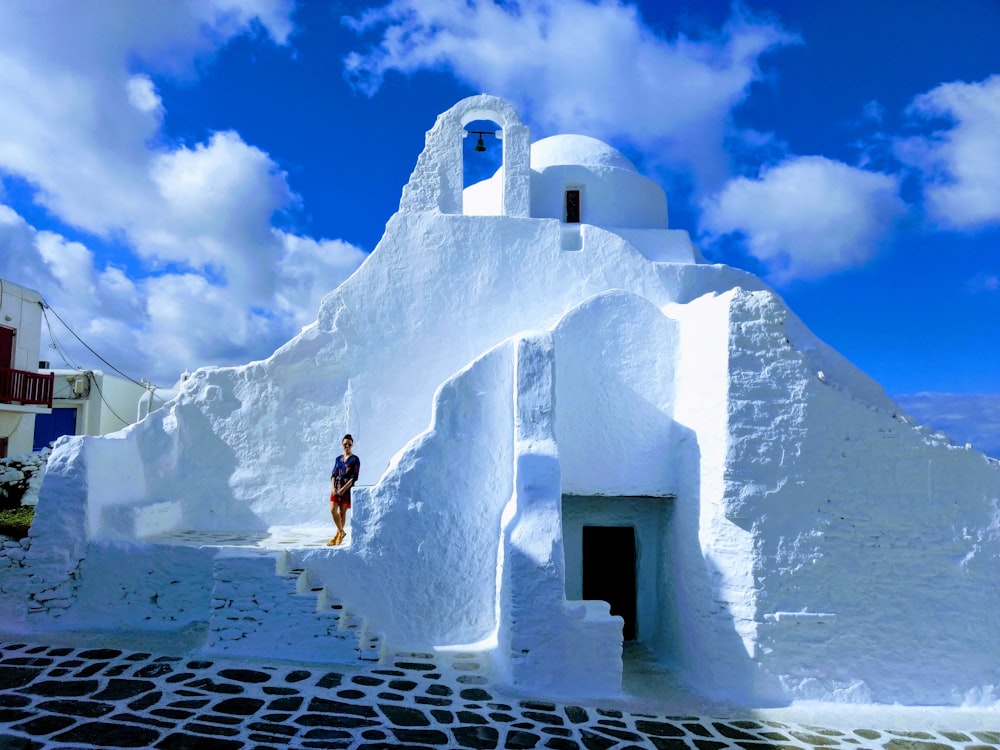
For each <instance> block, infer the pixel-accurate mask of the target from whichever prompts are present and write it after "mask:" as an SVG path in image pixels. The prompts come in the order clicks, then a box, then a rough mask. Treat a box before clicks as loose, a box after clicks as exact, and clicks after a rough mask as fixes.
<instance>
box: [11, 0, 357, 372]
mask: <svg viewBox="0 0 1000 750" xmlns="http://www.w3.org/2000/svg"><path fill="white" fill-rule="evenodd" d="M291 11H292V2H291V0H205V1H204V2H181V1H164V2H158V3H139V2H137V1H136V0H105V1H104V2H101V3H97V4H81V3H57V2H46V1H45V0H39V2H35V3H30V4H18V5H16V6H15V5H11V4H0V102H2V105H0V176H2V175H3V174H4V173H6V174H13V175H16V176H18V177H20V178H21V179H23V180H25V181H26V182H27V183H28V184H29V185H31V186H32V187H33V188H34V189H35V193H34V197H35V200H36V202H38V203H39V204H41V205H42V206H43V207H45V208H46V209H47V210H48V211H49V212H50V213H51V214H52V215H54V216H55V217H57V218H58V219H59V220H61V221H62V222H63V223H64V224H67V225H70V226H72V227H74V228H76V229H79V230H83V233H82V234H81V235H80V236H79V237H77V238H74V239H69V238H67V237H65V236H62V235H60V234H57V233H55V232H49V231H38V230H36V229H35V228H34V227H32V226H30V224H29V223H28V222H27V221H25V219H24V218H22V217H21V216H20V215H18V214H17V212H16V211H14V210H13V209H12V208H11V207H10V206H6V205H2V204H0V277H3V278H6V279H9V280H12V281H15V282H16V283H20V284H22V285H24V286H29V287H32V288H34V289H37V290H39V291H40V292H42V294H43V296H44V297H45V299H46V301H47V302H48V303H49V304H50V305H51V306H52V308H53V310H55V311H56V312H58V315H59V317H61V318H63V319H64V320H65V321H66V322H67V323H68V324H69V325H70V326H72V327H73V329H74V331H75V332H76V333H77V334H79V335H80V337H81V338H83V339H84V340H85V341H87V343H88V344H89V345H90V346H92V347H93V348H94V349H95V350H97V351H98V352H100V353H101V354H102V355H103V356H105V358H106V359H108V360H109V361H110V362H111V363H112V364H114V365H115V366H117V367H119V368H122V369H124V370H125V371H126V372H128V373H130V374H132V375H134V376H135V377H139V376H142V377H147V378H149V379H152V380H155V381H156V382H158V383H159V384H161V385H164V384H169V383H172V382H174V380H175V379H176V378H177V376H178V375H179V374H180V372H181V371H183V370H185V369H191V368H193V367H195V366H199V365H202V364H236V363H240V362H245V361H248V360H250V359H256V358H259V357H261V356H266V355H267V354H269V353H270V351H271V350H272V349H273V348H274V347H276V346H277V345H279V344H280V343H282V342H283V341H285V340H287V339H288V338H289V337H290V336H292V335H294V334H295V333H297V332H298V330H299V329H300V328H301V326H302V325H303V324H304V323H307V322H310V321H311V320H313V319H314V318H315V315H316V311H317V309H318V305H319V300H320V299H321V298H322V296H323V295H324V294H325V293H327V292H328V291H330V290H331V289H333V288H334V287H336V286H337V285H338V284H339V283H340V282H341V281H343V280H344V279H345V278H346V277H347V276H348V275H349V274H350V273H351V272H352V271H353V270H354V269H355V268H356V267H357V265H358V264H359V263H360V262H361V260H362V259H363V258H364V253H363V252H362V251H361V250H360V249H359V248H357V247H354V246H353V245H350V244H349V243H346V242H341V241H339V240H316V239H312V238H309V237H299V236H296V235H294V234H291V233H287V232H282V231H279V230H277V229H275V228H274V227H273V226H272V221H273V220H274V219H275V217H276V216H277V215H279V214H280V213H281V212H282V211H285V210H287V209H288V208H290V207H293V206H295V205H296V203H297V201H298V197H297V196H296V195H295V193H294V191H293V190H292V189H291V187H290V185H289V184H288V180H287V176H286V174H285V172H284V171H283V170H282V169H281V168H280V167H279V165H278V164H276V163H275V162H274V160H273V159H271V157H270V156H269V155H268V154H267V153H266V152H265V151H263V150H261V149H259V148H257V147H255V146H253V145H251V144H248V143H246V142H244V140H243V139H242V138H241V137H240V135H239V134H238V133H235V132H232V131H223V132H217V133H214V134H212V135H210V136H209V137H208V138H207V139H206V141H205V142H203V143H196V144H186V145H184V144H182V145H175V146H171V145H169V144H167V143H165V142H164V139H163V138H162V137H161V131H160V128H161V125H162V121H163V118H164V115H165V107H164V103H163V101H162V99H161V97H160V95H159V93H158V92H157V89H156V85H155V80H154V79H155V77H156V76H157V75H171V76H188V77H193V76H195V75H196V66H195V63H196V62H197V61H198V60H199V59H200V58H201V57H203V56H205V55H210V54H212V53H214V52H215V51H217V50H218V49H219V48H220V47H221V46H222V45H224V44H225V43H226V42H227V41H229V40H230V39H232V38H234V37H235V36H237V35H240V34H255V35H258V36H261V37H264V36H266V37H267V38H269V39H270V42H269V43H276V44H284V43H285V42H286V41H287V39H288V36H289V34H290V33H291V31H292V24H291V20H290V19H291ZM0 184H2V183H0ZM87 237H90V238H95V237H96V238H101V237H104V238H113V239H114V241H115V242H116V244H117V245H119V246H120V247H121V249H123V250H124V251H125V252H126V253H129V254H130V256H128V257H126V256H125V255H120V256H115V257H114V258H111V257H110V256H108V254H107V253H104V254H103V255H102V256H100V257H99V256H98V254H97V252H95V249H94V247H96V248H98V249H101V250H102V252H104V251H103V249H102V248H101V243H100V242H96V243H94V247H90V246H88V244H87V243H88V242H89V241H90V240H88V239H87ZM126 266H127V268H126ZM56 333H57V337H58V338H59V339H60V346H61V348H62V350H63V351H65V352H66V353H67V354H68V356H69V357H70V359H71V360H72V359H74V358H79V359H81V360H82V359H89V361H90V364H91V366H101V365H99V364H97V363H95V362H93V358H92V357H90V356H89V355H87V354H86V353H85V352H84V351H83V350H82V348H81V347H80V346H79V344H78V343H77V342H76V341H75V340H74V339H73V337H72V336H71V335H70V334H69V333H68V332H65V331H63V332H62V333H59V332H58V331H57V332H56ZM57 354H58V353H52V354H51V355H50V356H48V357H47V358H48V359H50V360H52V361H53V362H54V363H57V364H58V363H60V362H59V361H60V357H58V356H57Z"/></svg>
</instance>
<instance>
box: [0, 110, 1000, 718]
mask: <svg viewBox="0 0 1000 750" xmlns="http://www.w3.org/2000/svg"><path fill="white" fill-rule="evenodd" d="M483 120H485V121H490V122H492V123H493V124H494V125H495V127H496V130H497V131H499V132H500V134H501V136H500V137H501V143H502V149H503V164H502V169H501V171H500V172H498V173H497V174H496V175H495V176H494V177H492V178H490V179H489V180H487V181H485V182H484V183H480V184H476V185H472V186H470V187H468V188H464V187H463V158H464V157H463V141H464V138H465V135H466V129H467V126H468V125H469V124H470V123H473V122H479V121H483ZM667 216H668V212H667V201H666V198H665V196H664V194H663V191H662V190H661V189H660V188H659V187H658V186H656V185H655V184H654V183H652V182H651V181H650V180H648V179H646V178H645V177H643V176H641V175H639V174H638V172H637V170H636V169H635V168H634V166H633V165H632V164H631V163H630V162H629V161H628V160H627V159H626V158H625V157H624V156H623V155H621V154H620V153H619V152H617V151H616V150H615V149H613V148H611V147H610V146H607V145H606V144H603V143H601V142H599V141H595V140H594V139H590V138H585V137H581V136H558V137H556V138H549V139H545V140H542V141H539V142H538V143H536V144H534V145H532V144H531V143H530V138H529V133H528V129H527V128H526V127H525V126H524V125H523V124H522V122H521V120H520V117H519V116H518V113H517V112H516V111H515V110H514V109H513V107H511V106H510V105H509V104H508V103H506V102H504V101H502V100H500V99H497V98H495V97H490V96H485V95H483V96H476V97H471V98H469V99H466V100H463V101H461V102H459V103H458V104H456V105H455V106H454V107H453V108H451V109H450V110H448V111H447V112H445V113H443V114H442V115H440V116H439V118H438V120H437V123H436V124H435V125H434V127H433V128H432V129H431V130H430V131H428V133H427V137H426V143H425V148H424V150H423V152H422V153H421V154H420V156H419V158H418V160H417V164H416V168H415V169H414V171H413V174H412V176H411V178H410V180H409V182H408V183H407V185H406V186H405V187H404V189H403V194H402V199H401V202H400V207H399V211H398V212H397V213H395V214H394V215H393V216H392V217H391V218H390V219H389V221H388V223H387V225H386V230H385V234H384V236H383V238H382V240H381V242H380V243H379V245H378V247H377V248H376V249H375V250H374V251H373V252H372V254H371V255H370V256H369V257H368V259H367V260H366V261H365V263H364V264H363V265H362V266H361V267H360V268H359V269H358V271H357V272H356V273H355V274H354V275H353V276H351V278H349V279H348V280H347V281H345V282H344V283H343V284H342V285H341V286H340V287H338V288H337V289H336V290H334V291H332V292H331V293H330V294H329V295H328V296H327V297H326V298H325V299H324V300H323V303H322V305H321V307H320V310H319V314H318V319H317V321H316V323H315V324H314V325H312V326H310V327H308V328H307V329H306V330H304V331H303V332H302V333H301V334H300V335H298V336H297V337H295V338H294V339H293V340H291V341H289V342H288V343H287V344H285V345H284V346H282V347H281V348H280V349H278V350H277V351H276V352H275V353H274V354H273V355H272V356H271V357H269V358H268V359H266V360H264V361H260V362H253V363H250V364H248V365H245V366H242V367H234V368H206V369H201V370H198V371H197V372H195V373H194V374H193V376H192V377H191V378H190V379H189V380H188V381H187V382H186V383H185V384H184V387H183V388H182V391H181V393H180V394H179V395H178V397H177V398H176V399H175V400H174V401H172V402H170V403H169V404H168V405H167V406H166V407H165V408H163V409H160V410H158V411H156V412H154V413H152V414H150V415H149V416H148V417H147V418H146V419H144V420H143V421H141V422H140V423H138V424H136V425H134V426H132V427H129V428H127V429H125V430H123V431H122V432H120V433H116V434H115V435H112V436H108V437H106V438H90V437H88V438H77V439H73V440H67V441H63V442H61V443H60V444H59V446H58V447H57V448H56V450H55V451H54V453H53V455H52V458H51V460H50V463H49V470H48V474H47V476H46V479H45V483H44V485H43V487H42V491H41V499H40V502H39V506H38V511H37V514H36V522H35V526H34V527H33V529H32V544H31V547H30V550H29V555H28V558H27V564H28V566H29V569H30V571H31V575H30V576H29V577H27V578H26V579H25V580H27V581H28V582H27V583H26V584H25V585H24V586H23V588H21V589H20V590H6V591H4V592H0V615H2V616H3V617H4V618H5V619H6V620H7V621H11V622H17V623H18V624H19V626H20V627H27V628H38V629H44V628H69V627H73V628H78V627H99V626H101V624H102V623H105V622H107V621H108V619H109V618H112V619H113V620H114V621H115V622H116V624H117V626H118V627H136V628H159V629H165V628H177V627H181V626H183V625H185V624H191V623H195V622H206V623H208V625H209V636H208V639H207V641H206V643H205V644H204V649H205V651H206V652H208V653H237V654H257V655H265V656H269V657H276V656H277V657H282V656H283V657H287V658H296V659H312V660H323V659H328V660H345V659H354V658H361V659H371V658H375V659H377V658H379V655H380V654H381V653H382V652H383V651H384V650H385V649H395V648H420V649H428V648H436V647H445V646H456V645H462V644H478V647H480V648H490V649H492V650H493V652H494V654H495V656H496V662H497V664H498V665H499V668H500V669H501V671H502V673H503V674H504V675H505V676H506V678H507V680H508V681H509V682H510V684H512V685H514V686H515V687H517V688H518V689H519V690H522V691H525V692H534V693H538V694H546V695H553V696H566V695H587V696H608V695H616V694H618V693H619V691H620V690H621V684H622V670H623V660H622V651H623V641H624V640H634V641H636V642H638V643H639V644H642V645H643V646H645V647H646V648H648V649H649V650H650V652H651V653H652V654H653V655H654V656H655V658H657V659H658V660H659V661H660V662H661V663H662V664H664V665H665V666H667V667H669V668H670V669H672V670H673V671H674V673H675V674H676V675H678V676H679V677H680V678H681V679H682V680H684V681H686V682H688V683H689V684H692V685H694V686H696V687H697V688H699V689H700V690H702V691H704V692H706V693H708V694H711V695H714V696H718V697H724V698H728V699H733V700H738V701H742V702H746V703H756V704H760V703H775V702H787V701H791V700H795V699H803V698H813V699H824V700H840V701H864V702H867V701H876V702H899V703H921V704H927V703H939V704H960V703H969V702H977V701H978V702H992V701H994V700H996V696H997V694H998V691H1000V639H998V638H997V635H998V633H1000V593H998V589H997V587H996V584H995V582H996V580H997V578H998V574H1000V469H998V465H997V462H996V461H992V460H990V459H987V458H986V457H985V456H983V455H982V454H980V453H977V452H975V451H973V450H969V449H966V448H964V447H957V446H954V445H951V444H949V443H948V442H947V441H946V440H944V439H942V438H940V437H938V436H935V435H932V434H931V433H930V431H929V430H926V429H923V428H921V427H919V426H917V425H915V424H913V423H912V421H911V420H909V419H908V418H907V417H906V416H905V415H904V414H903V413H902V412H901V411H900V410H899V409H898V408H897V407H896V405H895V404H893V402H892V401H891V400H890V399H889V398H888V397H887V396H886V394H885V393H884V391H883V390H882V388H881V387H879V385H878V384H877V383H875V382H873V381H872V380H870V379H869V378H868V377H867V376H865V375H864V373H862V372H860V371H859V370H857V369H856V368H855V367H853V366H852V365H851V364H850V363H849V362H847V361H846V360H844V359H843V358H842V357H841V356H840V355H838V354H837V353H836V352H835V351H833V350H831V349H830V348H829V347H828V346H826V345H825V344H823V343H822V342H821V341H819V340H818V339H816V337H815V336H814V335H812V334H811V333H810V332H809V331H808V330H807V329H806V328H805V326H804V325H803V324H802V323H801V321H799V320H798V319H797V318H796V317H795V315H794V314H793V313H792V312H791V311H790V310H789V309H788V308H787V307H786V306H785V304H784V303H783V302H782V300H781V299H780V298H779V297H778V295H777V294H775V293H774V292H773V291H772V290H770V289H769V288H768V287H767V286H766V285H765V284H764V283H763V282H762V281H760V280H759V279H757V278H756V277H754V276H752V275H750V274H748V273H745V272H742V271H739V270H736V269H734V268H730V267H727V266H723V265H711V264H708V263H705V262H704V261H703V259H702V258H701V257H700V254H699V253H698V252H697V250H696V249H695V248H694V247H692V245H691V242H690V239H689V238H688V235H687V233H686V232H683V231H680V230H674V229H670V228H669V227H668V224H667ZM344 432H351V433H353V434H354V437H355V451H356V453H357V454H359V455H360V457H361V460H362V470H361V483H362V484H363V485H368V486H366V487H361V488H360V489H359V490H358V491H356V493H355V500H354V509H353V511H352V516H351V519H350V532H349V536H348V539H347V542H346V543H345V545H343V546H340V547H326V546H323V542H324V541H325V536H324V533H329V534H332V524H331V523H330V521H329V514H328V503H327V494H328V492H329V479H328V477H329V472H330V467H331V464H332V462H333V460H334V457H335V456H336V454H337V453H338V452H339V440H340V437H341V435H342V434H343V433H344ZM324 524H325V525H326V527H327V529H328V531H326V530H325V529H324ZM314 528H318V531H316V532H315V534H314V537H316V539H315V540H314V541H313V542H312V543H297V542H295V541H294V539H296V538H297V539H299V540H300V542H301V539H303V538H306V537H308V534H305V536H303V535H302V534H300V535H299V536H298V537H295V536H294V535H291V536H289V531H288V530H289V529H305V530H309V529H314ZM304 533H305V532H303V534H304ZM290 539H291V540H292V541H288V540H290ZM283 540H284V541H283ZM290 572H294V573H295V575H296V576H297V580H298V583H297V587H296V585H294V584H293V585H292V591H289V590H288V589H287V585H288V584H287V581H286V579H285V578H283V577H282V576H281V575H275V573H278V574H288V573H290ZM295 590H297V591H299V592H300V593H303V592H312V591H316V592H318V596H317V597H316V598H315V600H314V602H313V604H312V606H310V607H308V608H306V609H301V608H299V609H295V608H294V607H293V606H292V605H291V604H289V601H290V599H289V598H288V597H290V596H291V595H292V593H293V592H294V591H295ZM296 601H300V600H296ZM609 601H610V604H611V606H612V607H614V613H612V611H611V607H609V603H608V602H609ZM296 606H298V605H296ZM345 633H346V634H347V636H345ZM348 636H349V637H348ZM915 654H920V658H914V655H915Z"/></svg>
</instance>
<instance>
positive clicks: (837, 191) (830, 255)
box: [700, 156, 906, 283]
mask: <svg viewBox="0 0 1000 750" xmlns="http://www.w3.org/2000/svg"><path fill="white" fill-rule="evenodd" d="M905 210H906V208H905V204H904V203H903V201H902V199H901V198H900V197H899V180H898V179H897V178H896V177H894V176H892V175H887V174H881V173H877V172H869V171H866V170H863V169H859V168H857V167H852V166H849V165H847V164H844V163H842V162H838V161H833V160H830V159H827V158H824V157H821V156H800V157H790V158H788V159H785V160H784V161H782V162H781V163H779V164H777V165H775V166H773V167H765V168H763V169H762V170H761V172H760V175H759V176H758V177H757V179H749V178H746V177H737V178H735V179H733V180H731V181H730V182H729V183H728V184H726V186H725V187H724V188H723V189H722V190H721V191H719V192H718V193H717V194H715V195H713V196H712V197H711V198H708V199H706V200H705V201H704V202H703V204H702V212H703V213H702V217H701V225H700V226H701V230H702V232H703V234H704V238H705V239H706V240H707V241H709V242H712V241H716V240H718V239H720V238H721V237H722V236H724V235H728V234H736V235H739V236H740V237H742V238H743V240H744V243H745V245H746V248H747V250H748V252H749V253H750V254H751V255H752V256H753V257H754V258H756V259H757V260H759V261H761V262H762V263H763V264H764V266H765V267H766V268H767V270H768V275H769V277H770V278H771V279H772V280H774V281H775V282H777V283H781V282H785V281H789V280H791V279H810V278H817V277H820V276H824V275H827V274H830V273H835V272H837V271H841V270H844V269H847V268H852V267H855V266H860V265H862V264H863V263H865V262H866V261H867V260H868V259H869V258H871V257H872V256H873V255H874V254H875V253H876V252H877V251H878V249H879V247H880V246H881V244H882V243H883V242H885V240H886V238H887V236H888V234H889V232H890V231H891V229H892V227H893V224H894V223H895V222H896V221H897V219H898V218H899V217H900V216H901V215H902V214H903V213H904V212H905Z"/></svg>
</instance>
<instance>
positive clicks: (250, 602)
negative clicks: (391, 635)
mask: <svg viewBox="0 0 1000 750" xmlns="http://www.w3.org/2000/svg"><path fill="white" fill-rule="evenodd" d="M288 560H289V556H288V553H287V552H273V551H263V550H261V551H257V550H248V549H246V548H241V549H235V548H233V549H224V550H221V551H220V552H219V554H218V555H217V556H216V558H215V560H214V561H213V567H212V578H213V585H212V612H211V616H210V619H209V633H208V639H207V642H206V645H205V647H204V648H203V652H204V653H206V654H217V655H223V654H227V655H233V656H267V657H269V658H273V659H289V660H294V661H308V662H329V663H336V664H345V663H352V662H359V661H361V662H377V661H380V660H381V658H382V651H383V643H382V638H381V636H380V635H379V634H378V633H375V632H372V631H371V630H370V629H369V627H368V623H367V621H365V620H364V619H362V618H361V617H359V616H357V615H356V614H353V613H352V612H350V611H349V610H348V608H347V607H346V606H345V605H344V603H343V602H341V601H340V600H338V599H337V598H336V597H334V596H333V595H332V594H331V593H330V591H329V590H328V589H327V588H326V587H325V586H320V585H314V584H313V583H312V582H311V581H310V578H309V571H308V570H304V569H302V568H289V563H288Z"/></svg>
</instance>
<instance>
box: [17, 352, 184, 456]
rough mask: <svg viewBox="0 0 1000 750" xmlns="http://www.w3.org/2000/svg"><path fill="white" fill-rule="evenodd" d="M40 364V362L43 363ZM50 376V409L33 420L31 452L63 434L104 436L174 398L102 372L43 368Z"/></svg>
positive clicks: (168, 392)
mask: <svg viewBox="0 0 1000 750" xmlns="http://www.w3.org/2000/svg"><path fill="white" fill-rule="evenodd" d="M43 364H44V363H43ZM41 372H42V373H44V374H50V375H51V376H52V389H53V390H52V409H51V411H50V413H49V414H44V415H41V416H39V417H36V418H35V427H34V443H33V446H32V447H33V449H34V450H36V451H37V450H41V449H42V448H45V447H46V446H48V445H50V444H51V443H53V442H54V441H55V440H56V439H58V438H60V437H62V436H63V435H107V434H108V433H111V432H117V431H118V430H120V429H122V428H123V427H127V426H128V425H130V424H134V423H135V422H138V421H139V420H140V419H142V418H143V417H145V416H146V415H147V414H148V413H149V412H150V411H153V410H155V409H158V408H159V407H161V406H163V404H165V403H166V402H167V400H168V399H169V398H172V397H173V396H175V395H176V393H177V391H176V390H174V389H158V388H156V387H155V386H153V385H152V384H151V383H148V382H136V381H133V380H129V379H127V378H124V377H121V376H119V375H115V374H114V373H108V372H104V371H103V370H71V369H43V370H42V371H41Z"/></svg>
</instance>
